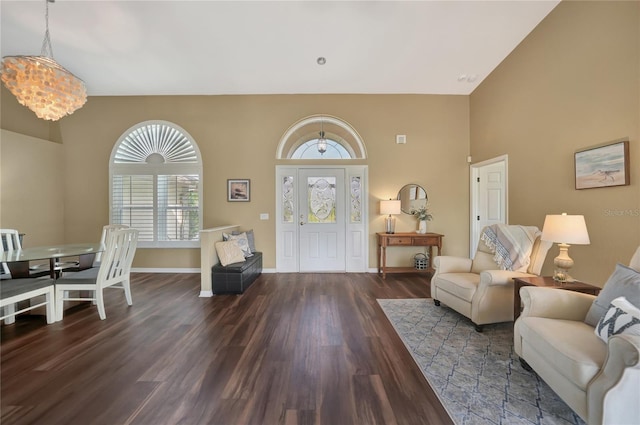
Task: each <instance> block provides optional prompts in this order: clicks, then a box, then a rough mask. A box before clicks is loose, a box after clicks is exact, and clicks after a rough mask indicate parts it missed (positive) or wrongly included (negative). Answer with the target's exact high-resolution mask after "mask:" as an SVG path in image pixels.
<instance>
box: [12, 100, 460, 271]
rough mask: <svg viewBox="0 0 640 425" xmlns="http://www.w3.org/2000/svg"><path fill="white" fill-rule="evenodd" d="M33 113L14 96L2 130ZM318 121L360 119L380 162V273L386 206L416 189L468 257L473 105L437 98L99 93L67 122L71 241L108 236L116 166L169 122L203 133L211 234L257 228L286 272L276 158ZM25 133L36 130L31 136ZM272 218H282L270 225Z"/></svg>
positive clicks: (144, 253)
mask: <svg viewBox="0 0 640 425" xmlns="http://www.w3.org/2000/svg"><path fill="white" fill-rule="evenodd" d="M21 109H24V108H23V107H21V106H19V105H18V104H17V102H16V101H15V99H13V98H12V96H11V95H10V94H8V93H7V92H6V90H4V89H3V97H2V126H3V127H4V125H5V123H14V122H15V120H13V116H14V114H18V113H20V114H22V113H23V111H22V110H21ZM312 114H327V115H333V116H337V117H339V118H341V119H343V120H345V121H347V122H349V123H350V124H351V125H352V126H353V127H354V128H355V129H356V130H357V131H358V132H359V133H360V135H361V136H362V138H363V140H364V142H365V144H366V148H367V153H368V159H367V160H366V161H357V163H366V164H367V165H368V167H369V205H370V210H369V214H370V228H369V230H370V233H371V237H370V243H369V249H370V256H369V265H370V267H375V264H376V261H375V252H376V250H375V238H374V234H375V232H377V231H382V230H383V227H384V226H383V219H382V217H381V216H380V215H379V214H378V202H377V201H378V200H380V199H388V198H389V197H395V196H396V194H397V192H398V190H399V189H400V188H401V187H402V186H403V185H404V184H407V183H418V184H421V185H422V186H424V187H425V188H426V190H427V192H428V195H429V199H430V206H431V209H432V210H433V214H434V221H432V222H431V223H430V229H431V230H432V231H436V232H439V233H443V234H445V235H446V236H445V243H444V251H445V252H446V253H449V254H456V255H465V254H466V253H467V251H468V223H467V221H468V219H467V217H468V197H469V195H468V164H467V163H466V156H467V155H468V153H469V98H468V97H467V96H436V95H274V96H174V97H167V96H155V97H92V98H90V99H89V101H88V102H87V104H86V105H85V106H84V107H83V108H82V109H80V110H78V111H77V112H75V113H74V114H73V115H71V116H69V117H65V118H63V119H62V120H60V121H59V124H58V125H59V132H60V134H61V137H62V147H63V160H62V163H61V167H62V169H63V170H64V172H63V173H64V176H63V184H62V189H63V192H62V197H63V199H64V212H65V213H64V223H63V227H64V229H65V241H66V242H68V243H71V242H79V241H85V240H87V238H89V239H90V238H94V239H97V238H98V237H99V235H100V230H101V227H102V225H103V224H105V223H107V222H108V219H109V209H108V200H109V196H108V187H109V183H108V165H109V164H108V162H109V157H110V154H111V150H112V149H113V146H114V144H115V143H116V141H117V140H118V138H119V137H120V136H121V135H122V133H124V132H125V131H126V130H127V129H128V128H130V127H131V126H133V125H135V124H136V123H139V122H141V121H145V120H151V119H159V120H168V121H171V122H174V123H175V124H177V125H179V126H181V127H182V128H184V129H185V130H186V131H188V132H189V134H191V136H193V138H194V139H195V140H196V142H197V143H198V146H199V148H200V151H201V153H202V156H203V161H204V167H203V168H204V181H203V188H204V223H203V226H204V227H205V228H208V227H213V226H218V225H224V224H239V225H241V226H243V227H244V228H253V229H254V230H255V233H256V244H257V247H258V249H260V250H262V251H263V252H264V255H265V257H264V266H265V267H267V268H274V267H275V222H274V214H275V187H274V185H275V166H276V165H278V164H284V163H285V162H284V161H282V160H276V159H275V155H276V148H277V146H278V143H279V141H280V138H281V137H282V135H283V134H284V132H285V131H286V130H287V128H289V126H291V125H292V124H293V123H294V122H296V121H297V120H299V119H300V118H303V117H305V116H308V115H312ZM34 120H35V121H38V120H36V119H35V116H34ZM26 124H28V122H27V123H26ZM7 125H8V124H7ZM19 131H21V132H23V133H26V134H29V131H30V128H29V126H28V125H24V126H23V127H22V128H20V129H19ZM396 134H406V135H407V140H408V142H407V144H406V145H397V144H396V143H395V135H396ZM37 136H38V137H43V135H42V134H38V135H37ZM41 178H47V176H46V175H44V174H43V175H42V176H41ZM228 178H249V179H251V183H252V185H251V190H252V193H251V202H249V203H229V202H227V201H226V181H227V179H228ZM263 212H266V213H269V215H270V220H268V221H260V220H259V214H260V213H263ZM415 228H416V222H415V220H414V219H413V217H410V216H404V217H399V218H398V224H397V230H398V231H403V230H404V231H413V230H415ZM55 242H56V241H53V242H52V243H55ZM415 252H417V250H416V249H415V248H414V249H412V250H411V252H396V253H395V254H394V256H395V257H397V258H393V257H394V256H392V260H393V261H394V262H392V263H391V264H397V265H407V264H409V261H410V257H411V256H412V255H413V253H415ZM199 263H200V254H199V250H196V249H180V250H175V249H171V250H164V249H141V250H139V251H138V253H137V254H136V259H135V262H134V267H165V268H197V267H199Z"/></svg>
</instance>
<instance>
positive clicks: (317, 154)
mask: <svg viewBox="0 0 640 425" xmlns="http://www.w3.org/2000/svg"><path fill="white" fill-rule="evenodd" d="M291 159H351V154H350V153H349V152H348V151H347V150H346V149H345V148H344V146H342V145H341V144H340V143H339V142H337V141H335V140H331V139H329V138H326V137H325V138H323V139H319V138H316V139H311V140H309V141H308V142H304V143H303V144H301V145H300V146H298V147H297V148H296V150H295V151H293V153H292V154H291Z"/></svg>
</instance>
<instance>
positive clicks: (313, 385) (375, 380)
mask: <svg viewBox="0 0 640 425" xmlns="http://www.w3.org/2000/svg"><path fill="white" fill-rule="evenodd" d="M427 284H428V280H427V279H426V278H425V277H421V276H418V275H388V276H387V279H386V280H383V279H381V278H380V277H378V276H377V275H375V274H263V275H262V276H260V278H259V279H258V280H257V281H256V282H255V283H254V284H253V286H251V287H250V288H249V290H248V291H246V292H245V293H244V294H243V295H240V296H238V295H219V296H215V297H212V298H199V297H198V294H199V290H200V286H199V285H200V275H199V274H151V273H135V274H132V291H133V306H131V307H129V306H127V304H126V302H125V301H124V295H123V294H122V292H121V291H119V290H109V291H107V293H106V312H107V319H106V320H104V321H101V320H100V319H99V317H98V312H97V309H96V308H95V306H91V305H90V304H88V303H84V304H81V305H76V306H73V307H71V308H70V309H68V310H66V311H65V316H64V320H63V321H62V322H58V323H55V324H52V325H47V324H46V322H45V319H44V317H43V316H35V315H34V316H28V315H23V316H20V317H18V319H17V320H16V323H15V324H13V325H2V330H1V331H2V333H1V337H2V341H1V352H0V356H1V363H2V368H1V375H0V379H1V388H0V410H1V417H0V422H1V423H2V425H10V424H43V425H53V424H65V425H67V424H68V425H76V424H78V425H88V424H91V425H94V424H95V425H101V424H105V425H120V424H122V425H124V424H145V425H146V424H149V425H151V424H153V425H164V424H171V425H173V424H184V425H195V424H220V425H244V424H261V425H262V424H264V425H271V424H284V425H294V424H301V425H302V424H327V425H349V424H354V425H355V424H358V425H360V424H362V425H375V424H398V425H402V424H407V425H409V424H434V425H435V424H451V423H452V421H451V419H450V418H449V416H448V415H447V413H446V412H445V410H444V408H443V407H442V405H441V404H440V402H439V401H438V398H437V396H436V395H435V394H434V393H433V391H432V390H431V388H430V387H429V385H428V384H427V382H426V380H425V379H424V377H423V376H422V374H421V372H420V370H419V369H418V367H417V366H416V365H415V363H414V361H413V359H412V357H411V355H410V354H409V353H408V351H407V350H406V349H405V347H404V345H403V344H402V342H401V341H400V338H399V337H398V335H397V334H396V333H395V332H394V330H393V328H392V327H391V325H390V324H389V322H388V321H387V319H386V317H385V315H384V313H383V312H382V310H381V309H380V307H379V305H378V304H377V302H376V299H377V298H414V297H428V296H429V288H428V285H427Z"/></svg>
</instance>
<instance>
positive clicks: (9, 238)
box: [0, 229, 21, 275]
mask: <svg viewBox="0 0 640 425" xmlns="http://www.w3.org/2000/svg"><path fill="white" fill-rule="evenodd" d="M0 239H1V242H2V252H7V251H16V250H18V249H20V248H21V245H20V234H19V233H18V231H17V230H15V229H0ZM10 273H11V271H10V270H9V267H8V266H7V263H2V274H6V275H8V274H10Z"/></svg>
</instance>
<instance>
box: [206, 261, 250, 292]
mask: <svg viewBox="0 0 640 425" xmlns="http://www.w3.org/2000/svg"><path fill="white" fill-rule="evenodd" d="M261 273H262V253H261V252H254V253H253V256H251V257H248V258H247V259H246V260H245V261H243V262H239V263H231V264H227V265H226V266H223V265H222V264H220V263H218V264H216V265H215V266H213V267H212V268H211V286H212V289H213V293H214V294H242V293H243V292H244V291H245V290H246V289H247V288H248V287H249V286H250V285H251V284H252V283H253V282H254V281H255V280H256V279H257V278H258V276H260V274H261Z"/></svg>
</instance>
